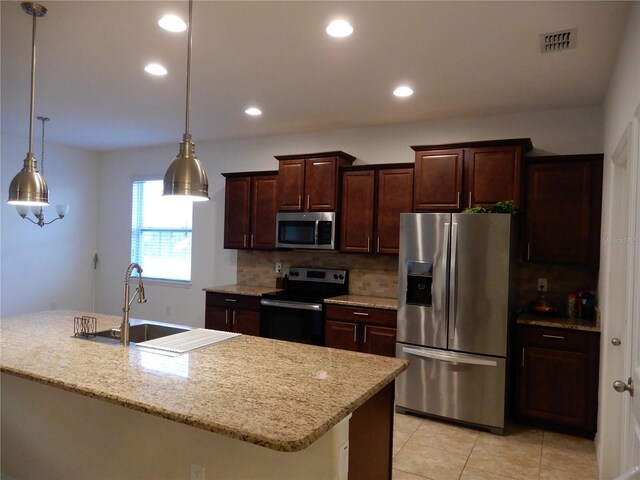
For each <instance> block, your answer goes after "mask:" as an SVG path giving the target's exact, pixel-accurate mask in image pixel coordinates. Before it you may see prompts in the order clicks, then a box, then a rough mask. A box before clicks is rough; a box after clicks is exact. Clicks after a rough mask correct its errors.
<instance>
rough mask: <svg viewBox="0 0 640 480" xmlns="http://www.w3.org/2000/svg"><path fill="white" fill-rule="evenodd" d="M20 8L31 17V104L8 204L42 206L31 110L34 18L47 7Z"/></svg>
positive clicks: (44, 193)
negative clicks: (22, 152) (21, 163)
mask: <svg viewBox="0 0 640 480" xmlns="http://www.w3.org/2000/svg"><path fill="white" fill-rule="evenodd" d="M22 9H23V10H24V11H25V13H27V14H28V15H31V16H32V17H33V28H32V35H31V41H32V42H31V104H30V110H29V151H28V152H27V157H26V158H25V159H24V167H22V170H21V171H20V172H18V174H17V175H16V176H15V177H13V180H11V184H10V185H9V200H8V202H7V203H9V204H10V205H26V206H36V207H37V206H43V205H49V189H48V188H47V182H45V180H44V178H43V176H42V175H40V172H38V162H37V160H36V159H35V157H34V155H33V152H32V146H33V110H34V102H35V95H36V19H37V18H38V17H44V16H45V15H46V14H47V9H46V8H45V7H44V6H42V5H40V4H39V3H31V2H24V3H22Z"/></svg>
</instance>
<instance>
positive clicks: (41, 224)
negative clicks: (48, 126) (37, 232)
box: [16, 117, 69, 227]
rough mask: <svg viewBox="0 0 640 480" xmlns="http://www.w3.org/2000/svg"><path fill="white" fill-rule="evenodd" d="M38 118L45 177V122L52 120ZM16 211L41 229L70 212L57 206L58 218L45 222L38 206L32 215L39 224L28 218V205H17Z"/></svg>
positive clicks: (67, 207)
mask: <svg viewBox="0 0 640 480" xmlns="http://www.w3.org/2000/svg"><path fill="white" fill-rule="evenodd" d="M37 118H38V120H40V121H41V122H42V143H41V146H42V151H41V155H40V167H41V170H42V175H44V124H45V122H48V121H49V120H50V118H48V117H37ZM16 211H17V212H18V215H20V216H21V217H22V218H23V219H25V220H29V221H30V222H31V223H33V224H35V225H38V226H39V227H44V226H45V225H49V224H50V223H53V222H55V221H56V220H62V219H63V218H64V217H65V215H66V214H67V212H69V205H63V204H58V205H56V212H57V213H58V216H57V217H56V218H54V219H53V220H50V221H48V222H45V220H44V210H43V209H42V207H38V206H32V207H31V213H33V216H34V217H36V220H37V222H36V221H33V220H32V219H31V218H29V217H27V214H28V213H29V209H28V208H27V206H26V205H16Z"/></svg>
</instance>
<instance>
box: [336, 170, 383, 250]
mask: <svg viewBox="0 0 640 480" xmlns="http://www.w3.org/2000/svg"><path fill="white" fill-rule="evenodd" d="M374 186H375V171H374V170H359V171H353V172H343V174H342V227H341V228H342V230H341V232H342V235H341V239H340V251H342V252H364V253H368V252H371V247H372V242H373V216H374Z"/></svg>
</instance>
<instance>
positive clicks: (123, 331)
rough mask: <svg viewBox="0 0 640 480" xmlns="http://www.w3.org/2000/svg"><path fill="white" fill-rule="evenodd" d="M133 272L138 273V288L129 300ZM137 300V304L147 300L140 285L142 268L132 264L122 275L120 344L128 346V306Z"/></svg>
mask: <svg viewBox="0 0 640 480" xmlns="http://www.w3.org/2000/svg"><path fill="white" fill-rule="evenodd" d="M134 270H137V271H138V286H137V287H136V291H135V292H134V294H133V298H131V299H130V298H129V280H130V279H131V274H132V273H133V271H134ZM136 298H137V299H138V303H146V302H147V299H146V297H145V295H144V285H143V284H142V267H141V266H140V265H138V264H137V263H132V264H131V265H129V268H127V272H126V273H125V274H124V304H123V306H122V312H123V315H122V324H121V325H120V343H121V344H122V345H127V346H128V345H129V310H130V308H129V306H130V305H131V302H133V300H135V299H136Z"/></svg>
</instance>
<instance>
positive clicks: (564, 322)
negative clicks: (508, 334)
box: [516, 313, 600, 332]
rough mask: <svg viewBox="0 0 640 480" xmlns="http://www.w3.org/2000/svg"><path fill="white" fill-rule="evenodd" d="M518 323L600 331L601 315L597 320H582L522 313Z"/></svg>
mask: <svg viewBox="0 0 640 480" xmlns="http://www.w3.org/2000/svg"><path fill="white" fill-rule="evenodd" d="M516 321H517V323H519V324H523V325H537V326H540V327H552V328H568V329H570V330H584V331H587V332H599V331H600V315H599V314H598V315H597V316H596V320H594V321H589V320H582V319H579V318H568V317H560V316H548V315H536V314H535V313H521V314H519V315H518V318H517V319H516Z"/></svg>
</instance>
